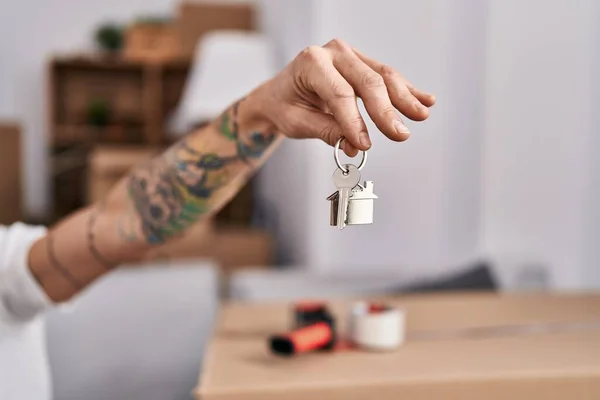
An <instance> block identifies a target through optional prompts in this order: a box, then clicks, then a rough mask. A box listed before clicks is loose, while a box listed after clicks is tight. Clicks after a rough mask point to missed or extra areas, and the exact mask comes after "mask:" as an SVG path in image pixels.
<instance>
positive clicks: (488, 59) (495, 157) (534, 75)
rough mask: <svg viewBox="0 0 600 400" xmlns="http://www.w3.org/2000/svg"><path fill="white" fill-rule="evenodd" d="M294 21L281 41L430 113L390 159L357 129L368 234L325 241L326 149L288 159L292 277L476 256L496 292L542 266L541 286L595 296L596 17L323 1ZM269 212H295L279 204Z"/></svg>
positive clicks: (436, 2) (385, 148)
mask: <svg viewBox="0 0 600 400" xmlns="http://www.w3.org/2000/svg"><path fill="white" fill-rule="evenodd" d="M305 7H306V8H310V9H311V10H312V17H310V18H308V17H306V14H302V15H303V16H305V19H306V20H307V21H309V22H310V23H307V24H304V25H301V31H296V30H295V29H296V28H294V26H295V25H294V24H292V25H291V26H290V29H292V30H294V31H295V32H296V36H297V37H302V35H304V37H305V38H306V39H311V40H312V41H311V43H313V44H323V43H325V42H326V41H328V40H329V39H331V38H333V37H341V38H343V39H345V40H347V41H348V42H350V43H351V44H352V45H354V46H356V47H358V48H360V49H361V50H363V51H365V52H367V53H369V54H371V55H372V56H374V57H376V58H379V59H381V60H382V61H385V62H387V63H389V64H391V65H393V66H395V67H396V68H398V69H399V70H400V71H402V72H403V73H405V75H406V76H407V77H409V78H410V79H411V80H412V81H413V82H414V83H415V84H417V85H421V86H423V87H424V88H426V89H427V90H431V91H433V92H435V93H436V94H437V95H438V105H437V106H436V107H435V108H434V110H433V112H432V118H431V120H430V121H428V122H426V123H424V124H412V125H411V127H412V130H413V133H414V134H413V137H412V138H411V139H410V140H409V141H408V142H407V143H404V144H401V145H397V144H392V143H389V142H387V141H386V140H385V138H382V137H381V135H378V134H377V132H376V130H375V129H374V127H373V125H372V124H370V125H369V127H370V129H371V131H372V132H373V134H374V136H375V140H374V146H373V149H372V150H371V151H370V161H369V164H368V165H367V167H366V168H365V170H364V176H365V177H368V178H369V179H373V180H374V181H375V184H376V185H375V189H376V192H377V194H378V195H379V196H380V199H379V200H378V201H377V206H376V223H375V225H373V226H369V227H361V228H350V229H347V230H345V231H343V232H338V231H337V230H335V229H332V228H330V227H328V226H327V221H328V216H327V213H328V210H327V203H326V202H325V201H323V198H324V197H325V196H326V195H327V194H329V192H331V191H332V190H333V186H332V184H331V181H330V175H331V172H332V171H333V169H334V165H333V162H332V160H331V149H329V148H327V147H326V146H324V145H321V144H319V143H311V144H310V145H309V148H308V149H305V150H304V151H308V152H309V154H310V156H311V157H310V158H311V162H310V165H309V166H307V167H306V170H305V171H304V173H305V175H306V176H305V178H304V181H303V185H306V186H303V188H304V189H303V192H302V198H303V199H305V200H304V201H303V205H302V208H301V211H300V214H301V215H302V217H301V218H304V219H305V222H304V224H303V226H305V230H304V231H301V232H297V234H298V235H300V236H303V235H304V242H302V245H301V246H300V247H301V250H297V253H299V254H300V258H299V259H297V261H298V262H300V263H304V264H308V265H311V266H312V267H313V268H315V269H318V270H332V269H334V270H337V269H342V270H343V269H357V268H369V269H389V268H398V267H402V268H403V270H404V272H406V269H409V270H412V272H414V273H415V274H419V273H423V271H424V270H425V271H434V270H436V268H435V267H432V265H438V266H444V265H445V266H447V265H451V264H453V263H454V262H455V261H458V260H461V259H464V258H468V257H469V256H476V255H491V256H492V257H494V258H496V259H498V260H500V261H502V262H504V263H505V264H504V268H503V269H502V270H501V271H500V272H501V273H502V275H503V276H502V277H501V278H503V280H504V281H510V280H511V279H513V278H514V274H515V273H516V272H517V271H514V270H512V269H513V268H514V267H515V264H518V263H519V262H524V263H529V262H531V263H534V264H538V263H543V264H546V265H548V266H549V267H550V273H551V275H552V276H551V278H552V284H553V285H554V286H556V287H561V288H573V287H583V286H595V287H598V286H600V270H599V268H597V267H596V265H598V264H600V250H598V249H599V246H598V245H597V244H596V243H595V242H596V241H597V239H596V238H597V237H599V236H600V211H599V210H600V206H598V204H600V202H599V201H600V161H597V160H598V159H600V158H598V157H594V153H593V151H594V149H596V148H598V145H600V139H598V138H597V134H596V133H595V132H594V131H593V127H594V126H596V125H597V123H600V117H597V116H596V115H597V114H598V113H594V109H595V106H596V105H597V104H598V103H599V101H598V100H599V99H600V81H598V79H597V78H596V77H595V75H594V74H593V72H594V71H597V70H598V66H600V62H599V61H600V59H599V58H598V54H599V53H598V50H597V48H598V46H597V45H596V44H597V42H598V40H597V39H600V28H599V27H598V26H599V24H598V23H597V22H596V21H598V20H600V19H599V18H598V17H599V16H600V4H598V3H597V2H595V1H594V0H584V1H579V2H572V1H569V0H553V1H544V0H531V1H527V2H523V1H518V0H503V1H484V0H461V1H454V2H448V1H446V0H427V1H420V2H413V1H407V0H401V1H385V0H371V1H369V2H364V1H359V0H323V1H318V2H306V3H305ZM288 22H289V21H288V20H284V22H283V24H284V25H287V23H288ZM306 26H310V27H311V28H310V29H311V30H310V32H309V33H306V32H305V30H306ZM299 32H300V33H299ZM290 35H292V36H293V34H290V33H288V36H290ZM298 42H302V40H296V42H295V43H298ZM306 44H308V43H306ZM282 45H283V46H286V45H288V44H287V43H285V41H284V42H283V43H282ZM291 47H292V48H294V50H296V49H295V46H291ZM286 161H287V160H283V161H282V164H280V165H285V162H286ZM273 168H274V167H273ZM307 182H309V183H310V184H308V185H307ZM291 198H294V199H291ZM274 201H275V203H284V204H290V203H291V204H296V203H298V200H297V196H296V195H295V194H289V195H286V196H284V198H283V199H274ZM304 213H306V214H304ZM282 218H283V219H286V220H287V219H288V218H289V219H291V220H294V218H297V216H294V215H293V212H291V213H289V212H288V213H284V214H283V216H282ZM422 265H428V266H429V267H428V268H425V269H424V270H423V269H421V266H422ZM512 283H513V284H514V283H515V282H514V281H513V282H512Z"/></svg>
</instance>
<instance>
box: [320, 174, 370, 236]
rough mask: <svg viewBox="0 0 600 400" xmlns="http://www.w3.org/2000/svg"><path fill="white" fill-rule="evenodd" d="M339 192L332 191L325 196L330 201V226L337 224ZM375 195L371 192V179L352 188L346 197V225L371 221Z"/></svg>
mask: <svg viewBox="0 0 600 400" xmlns="http://www.w3.org/2000/svg"><path fill="white" fill-rule="evenodd" d="M339 197H340V195H339V192H337V191H336V192H334V193H333V194H332V195H331V196H329V197H328V198H327V200H329V201H330V202H331V209H330V220H329V224H330V225H331V226H337V224H338V221H337V215H338V206H339ZM376 198H377V196H376V195H375V193H373V181H366V182H365V185H364V186H360V185H358V186H357V187H355V188H354V189H352V194H351V195H350V198H349V199H348V212H347V213H346V218H347V221H346V224H347V225H365V224H372V223H373V200H375V199H376Z"/></svg>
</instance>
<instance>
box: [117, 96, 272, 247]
mask: <svg viewBox="0 0 600 400" xmlns="http://www.w3.org/2000/svg"><path fill="white" fill-rule="evenodd" d="M237 108H238V103H236V104H235V105H234V106H233V107H232V108H231V109H230V110H229V111H227V112H226V113H224V114H223V115H222V117H221V120H220V124H219V131H220V134H221V135H222V136H223V137H225V138H226V139H228V141H229V142H232V143H231V144H232V145H230V146H223V148H222V149H219V150H218V153H217V152H216V151H210V152H207V151H204V150H203V149H202V148H201V147H202V146H201V145H200V146H198V145H197V144H192V142H191V141H189V140H185V139H184V140H183V141H181V142H180V143H178V144H176V145H175V146H174V147H173V148H171V149H170V150H169V151H168V152H167V153H166V154H165V155H164V156H162V157H161V158H159V159H157V160H154V161H152V162H151V163H149V164H148V165H146V166H145V167H144V168H140V169H138V170H137V171H134V172H133V173H132V175H131V177H130V178H129V182H128V188H129V195H130V197H131V199H132V202H133V204H134V206H135V210H136V212H137V214H138V216H139V217H140V219H141V229H142V232H143V235H144V239H145V240H146V241H147V242H149V243H153V244H158V243H163V242H164V241H165V240H167V239H168V238H171V237H173V236H177V235H180V234H181V233H182V232H183V231H184V230H185V229H186V228H188V227H189V226H190V225H192V224H193V223H195V222H196V221H197V220H198V219H199V218H200V217H201V216H202V215H204V214H206V213H208V212H210V211H211V209H212V208H211V207H212V206H211V200H212V197H213V195H214V194H215V192H216V191H217V190H219V189H221V188H223V187H224V186H226V185H227V184H228V183H229V182H230V181H231V180H232V178H233V177H234V176H236V175H238V173H240V171H241V170H242V169H243V167H244V163H247V162H249V161H250V159H258V158H260V157H261V156H262V155H263V153H264V152H265V150H266V149H267V148H268V147H269V146H270V145H271V144H272V143H273V141H274V139H275V137H276V135H275V134H274V133H262V132H255V133H252V134H251V135H248V137H245V136H246V135H240V134H239V129H238V123H237ZM230 113H231V117H230V115H229V114H230Z"/></svg>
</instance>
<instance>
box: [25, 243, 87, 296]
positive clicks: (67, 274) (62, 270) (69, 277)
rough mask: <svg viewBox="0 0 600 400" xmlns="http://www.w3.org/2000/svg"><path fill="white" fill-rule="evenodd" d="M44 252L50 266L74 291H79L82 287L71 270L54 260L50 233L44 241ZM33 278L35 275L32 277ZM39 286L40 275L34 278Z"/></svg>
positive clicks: (54, 255)
mask: <svg viewBox="0 0 600 400" xmlns="http://www.w3.org/2000/svg"><path fill="white" fill-rule="evenodd" d="M46 251H47V255H48V260H49V261H50V265H51V266H52V267H53V268H54V270H55V271H56V272H58V273H59V274H60V275H61V276H62V277H63V278H64V279H65V280H66V281H67V282H69V284H71V285H72V286H73V287H74V288H75V289H77V290H79V289H81V288H82V287H83V286H84V285H83V283H81V282H80V281H79V279H77V278H76V277H75V275H73V273H72V272H71V270H70V269H69V268H67V267H65V266H64V265H63V264H62V263H61V262H59V261H58V259H57V258H56V254H55V252H54V236H53V235H52V234H51V233H50V234H49V235H48V237H47V240H46ZM34 276H35V275H34ZM36 278H37V279H38V281H39V282H40V284H42V286H43V282H42V278H41V275H38V276H36Z"/></svg>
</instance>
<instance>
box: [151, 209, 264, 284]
mask: <svg viewBox="0 0 600 400" xmlns="http://www.w3.org/2000/svg"><path fill="white" fill-rule="evenodd" d="M273 245H274V244H273V238H272V236H271V235H270V234H269V233H268V232H266V231H264V230H261V229H255V228H223V227H218V228H215V226H214V222H213V221H212V220H206V221H203V222H200V223H198V224H196V225H194V226H193V227H192V228H190V230H189V231H188V232H186V233H185V235H184V236H182V237H181V238H178V239H175V240H173V241H172V242H169V243H167V244H164V245H161V246H158V247H156V248H155V249H154V250H153V251H151V252H150V253H149V254H148V259H156V258H159V259H168V260H181V259H195V258H198V259H199V258H209V259H212V260H214V261H215V262H216V263H217V265H219V267H221V268H222V270H223V271H224V272H225V273H228V272H231V271H234V270H239V269H241V268H265V267H269V266H271V265H272V264H273V253H274V251H273Z"/></svg>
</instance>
